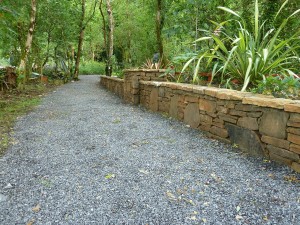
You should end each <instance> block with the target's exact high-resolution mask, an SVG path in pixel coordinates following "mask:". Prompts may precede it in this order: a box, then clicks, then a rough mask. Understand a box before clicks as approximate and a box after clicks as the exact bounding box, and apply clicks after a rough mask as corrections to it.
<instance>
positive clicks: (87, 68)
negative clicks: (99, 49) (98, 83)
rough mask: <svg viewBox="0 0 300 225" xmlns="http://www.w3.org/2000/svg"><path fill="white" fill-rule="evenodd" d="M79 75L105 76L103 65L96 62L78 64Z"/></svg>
mask: <svg viewBox="0 0 300 225" xmlns="http://www.w3.org/2000/svg"><path fill="white" fill-rule="evenodd" d="M79 74H81V75H90V74H101V75H103V74H105V63H103V62H96V61H87V62H83V63H81V64H80V69H79Z"/></svg>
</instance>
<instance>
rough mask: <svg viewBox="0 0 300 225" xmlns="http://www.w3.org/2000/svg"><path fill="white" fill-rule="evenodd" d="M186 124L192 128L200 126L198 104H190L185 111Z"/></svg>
mask: <svg viewBox="0 0 300 225" xmlns="http://www.w3.org/2000/svg"><path fill="white" fill-rule="evenodd" d="M184 122H185V123H186V124H188V125H190V126H191V127H192V128H197V127H198V126H199V124H200V115H199V108H198V104H197V103H189V104H188V105H187V106H186V108H185V110H184Z"/></svg>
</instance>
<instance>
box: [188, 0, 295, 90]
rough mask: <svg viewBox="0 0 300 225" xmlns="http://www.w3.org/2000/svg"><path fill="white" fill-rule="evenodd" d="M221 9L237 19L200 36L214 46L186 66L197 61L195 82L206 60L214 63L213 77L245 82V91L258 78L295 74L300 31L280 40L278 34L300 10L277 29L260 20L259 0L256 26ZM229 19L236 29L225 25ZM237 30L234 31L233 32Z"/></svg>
mask: <svg viewBox="0 0 300 225" xmlns="http://www.w3.org/2000/svg"><path fill="white" fill-rule="evenodd" d="M286 3H287V1H285V2H284V3H283V5H282V6H281V8H280V9H279V11H278V12H277V14H276V17H277V16H278V14H280V12H281V11H282V9H283V8H284V6H285V5H286ZM219 9H221V10H223V11H225V12H227V13H230V14H231V15H233V16H235V18H237V19H232V20H229V21H223V22H221V23H215V22H213V23H214V24H216V25H217V28H216V30H215V32H213V33H211V32H209V31H205V32H206V33H207V34H208V35H207V36H206V37H201V38H199V39H198V40H196V41H211V42H213V43H212V44H213V48H212V49H208V50H204V51H202V52H200V53H199V54H198V55H197V56H195V57H192V58H191V59H190V60H189V61H188V62H187V63H186V64H185V66H184V68H183V70H185V69H186V68H187V67H188V66H189V64H191V63H192V62H194V61H195V60H197V63H196V66H195V69H194V77H193V81H194V82H196V81H197V79H198V71H199V68H200V65H201V63H202V62H203V61H204V62H205V65H206V67H207V68H209V67H210V66H211V65H212V64H213V63H214V64H213V65H212V68H213V70H212V76H213V78H214V77H215V76H216V75H219V76H220V81H221V82H222V81H224V80H226V79H228V78H231V79H237V80H238V81H240V82H241V83H242V84H243V85H242V91H245V90H246V89H247V87H248V85H249V84H256V83H257V81H261V80H264V79H265V76H266V75H269V74H280V75H285V76H287V75H293V76H295V74H294V72H293V70H294V68H293V65H294V63H293V62H294V61H295V60H297V61H298V62H299V57H298V56H297V53H296V51H297V50H298V49H299V48H300V40H299V36H300V30H297V31H295V32H294V33H293V35H292V36H291V37H288V38H287V39H284V40H280V39H279V36H280V34H281V31H282V30H283V28H285V27H286V25H287V24H288V22H289V20H290V18H291V17H292V16H295V15H296V14H297V13H299V12H300V9H299V10H297V11H295V12H294V13H293V14H291V15H290V16H289V17H288V18H286V19H284V20H283V21H282V23H281V25H280V26H279V27H278V28H277V29H275V28H272V29H270V30H268V31H266V32H265V30H266V29H267V28H266V26H265V22H262V23H260V22H259V17H260V15H259V9H258V0H256V1H255V11H254V24H253V29H252V30H249V29H247V27H246V22H245V20H244V19H243V18H242V17H241V16H240V15H239V14H238V13H236V12H234V11H233V10H231V9H228V8H225V7H219ZM229 22H235V23H236V24H237V30H236V31H234V32H232V27H231V29H227V28H226V27H225V25H226V24H227V23H229ZM232 33H234V34H232Z"/></svg>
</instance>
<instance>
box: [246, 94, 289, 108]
mask: <svg viewBox="0 0 300 225" xmlns="http://www.w3.org/2000/svg"><path fill="white" fill-rule="evenodd" d="M291 101H292V100H289V99H280V98H274V97H273V96H268V97H267V96H265V95H263V97H260V96H252V97H245V98H243V104H252V105H257V106H262V107H269V108H275V109H283V108H284V106H285V105H286V104H288V103H290V102H291Z"/></svg>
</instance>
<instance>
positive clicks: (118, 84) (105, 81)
mask: <svg viewBox="0 0 300 225" xmlns="http://www.w3.org/2000/svg"><path fill="white" fill-rule="evenodd" d="M100 84H101V85H102V86H104V87H105V88H106V89H108V90H109V91H111V92H114V93H115V94H116V95H118V96H119V97H120V98H124V80H123V79H120V78H117V77H107V76H101V78H100Z"/></svg>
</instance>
